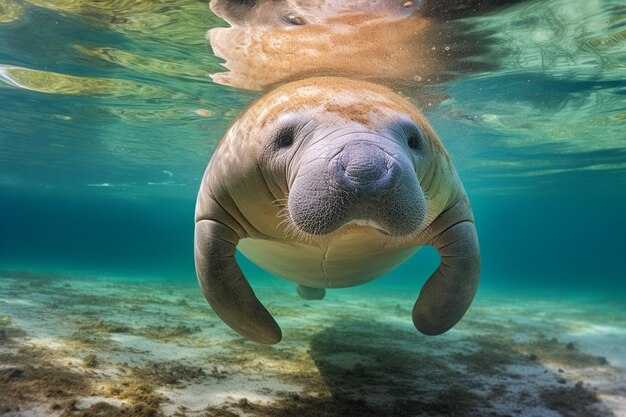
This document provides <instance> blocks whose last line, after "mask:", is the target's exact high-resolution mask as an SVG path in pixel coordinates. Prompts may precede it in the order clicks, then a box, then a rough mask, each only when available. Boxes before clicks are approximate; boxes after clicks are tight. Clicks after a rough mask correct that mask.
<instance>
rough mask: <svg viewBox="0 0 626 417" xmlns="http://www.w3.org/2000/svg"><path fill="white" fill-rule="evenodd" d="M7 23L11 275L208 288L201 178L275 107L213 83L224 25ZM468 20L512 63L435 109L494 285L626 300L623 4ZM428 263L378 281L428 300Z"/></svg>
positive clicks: (0, 181)
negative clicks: (222, 142) (254, 107)
mask: <svg viewBox="0 0 626 417" xmlns="http://www.w3.org/2000/svg"><path fill="white" fill-rule="evenodd" d="M0 13H2V18H0V22H2V23H0V39H1V40H2V41H1V42H0V106H1V107H0V109H1V112H0V196H1V201H2V216H0V230H2V236H3V239H2V241H1V242H0V265H1V266H2V267H3V268H5V269H20V270H24V269H25V270H44V271H47V270H54V271H59V272H63V271H68V272H71V271H82V272H88V273H94V274H100V275H106V276H116V275H121V276H126V277H143V278H146V279H155V278H160V279H167V280H183V281H187V280H189V281H193V280H194V279H195V278H194V271H193V262H192V244H193V242H192V233H193V221H192V216H193V207H194V199H195V196H196V193H197V189H198V185H199V180H200V177H201V175H202V173H203V170H204V168H205V166H206V163H207V161H208V160H209V158H210V156H211V153H212V151H213V149H214V148H215V146H216V143H217V142H218V141H219V139H220V138H221V136H222V134H223V132H224V131H225V130H226V129H227V127H228V126H229V124H230V123H231V122H232V121H233V120H234V119H235V118H236V116H237V115H238V114H239V113H240V112H241V111H242V110H243V109H244V108H245V107H246V106H247V105H248V104H249V103H250V102H251V101H252V100H253V99H254V98H256V97H258V96H259V95H260V93H258V92H250V91H246V90H242V89H236V88H231V87H226V86H221V85H219V84H216V83H213V82H211V80H210V79H209V75H210V74H211V73H213V72H218V71H220V70H222V69H221V67H220V62H221V61H220V59H219V58H216V57H214V56H213V55H212V51H211V48H210V46H209V45H208V43H207V42H206V41H205V40H204V35H205V32H206V31H207V30H208V29H209V28H211V27H215V26H225V23H224V22H223V21H221V20H220V19H218V18H217V17H215V16H214V15H213V14H212V13H211V12H210V10H209V9H208V8H207V7H206V5H205V4H204V3H202V2H194V1H191V0H189V1H177V2H174V3H169V4H165V3H161V2H147V1H146V2H140V3H135V2H103V3H94V4H90V3H82V4H81V2H72V1H60V0H58V1H51V2H40V1H36V0H33V1H12V0H4V1H3V2H2V3H0ZM469 21H470V22H471V23H472V24H473V25H474V26H473V27H474V30H475V31H476V32H477V33H479V32H480V33H489V35H485V36H486V37H488V39H489V42H490V44H491V47H490V52H489V54H491V55H492V56H493V57H492V58H489V59H490V60H492V61H493V62H497V68H496V69H495V70H493V71H489V72H480V71H479V72H477V73H471V74H467V75H464V76H463V77H461V78H460V79H456V80H453V81H450V82H447V83H442V84H439V85H435V87H433V88H434V89H435V90H436V91H438V92H441V93H443V94H446V96H447V98H446V99H445V100H443V101H442V102H440V103H439V104H438V105H435V106H433V107H432V108H426V113H427V116H428V118H429V120H430V122H431V124H432V125H433V126H434V128H435V130H436V131H437V132H438V134H439V136H440V137H441V138H442V140H443V142H444V144H445V146H446V147H447V149H448V150H449V152H450V154H451V155H452V157H453V161H454V163H455V166H456V168H457V170H458V171H459V173H460V176H461V178H462V180H463V182H464V184H465V186H466V189H467V190H468V193H469V196H470V198H471V201H472V203H473V205H474V208H475V214H476V219H477V224H478V230H479V235H480V240H481V247H482V252H483V271H484V272H483V285H484V286H492V285H493V286H498V287H502V288H504V289H506V288H509V287H511V288H513V287H521V288H531V289H534V290H538V291H541V289H545V288H548V287H550V288H552V289H556V290H560V289H563V290H566V289H571V288H572V287H577V288H580V290H581V291H583V290H584V291H586V290H597V291H613V290H614V289H624V288H625V285H626V283H625V282H626V280H624V277H625V275H624V272H623V268H622V265H621V262H620V261H619V260H620V259H621V258H622V257H623V256H624V254H625V252H624V244H623V241H622V235H623V234H624V233H625V232H626V220H625V219H624V215H623V213H624V212H626V210H625V209H626V193H625V192H624V190H625V189H626V188H625V185H626V181H625V180H626V172H625V168H626V148H625V146H624V143H625V142H624V137H626V134H625V133H626V130H625V128H624V117H625V115H626V105H625V104H624V103H625V101H624V94H625V92H626V90H625V87H626V83H625V81H624V56H625V55H624V53H625V49H626V46H625V42H624V30H625V18H624V9H623V6H622V5H621V4H620V2H616V1H591V2H589V1H585V2H583V1H579V2H575V3H572V2H565V1H550V2H547V1H531V2H522V4H520V5H518V6H516V7H513V8H510V9H506V10H504V11H500V12H497V13H495V14H492V15H487V16H480V17H473V18H471V19H470V20H469ZM76 77H80V78H76ZM422 252H424V253H421V252H420V253H419V254H418V255H417V256H416V257H415V259H412V260H411V261H410V262H409V263H408V264H407V265H405V266H403V267H402V268H400V269H399V270H397V271H396V272H393V273H392V274H391V276H389V277H387V278H386V279H384V280H383V281H381V282H380V284H386V285H391V286H393V285H397V284H399V283H407V284H409V283H410V285H414V284H413V283H415V285H417V281H419V280H420V279H421V277H425V276H426V275H425V274H427V273H428V271H430V270H432V269H433V267H434V266H436V264H437V259H436V255H435V253H434V252H428V250H425V251H422ZM248 267H249V268H252V266H248ZM251 271H256V270H253V269H251ZM256 272H258V273H259V274H260V271H256ZM250 274H251V275H256V274H255V273H252V272H250ZM538 286H539V287H538Z"/></svg>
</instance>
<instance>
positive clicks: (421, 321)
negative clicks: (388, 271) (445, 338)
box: [413, 221, 480, 335]
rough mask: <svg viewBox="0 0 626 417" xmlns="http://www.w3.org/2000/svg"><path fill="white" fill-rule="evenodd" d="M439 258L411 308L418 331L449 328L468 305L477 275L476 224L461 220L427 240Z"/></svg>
mask: <svg viewBox="0 0 626 417" xmlns="http://www.w3.org/2000/svg"><path fill="white" fill-rule="evenodd" d="M431 244H432V246H434V247H435V248H437V250H438V251H439V255H440V257H441V264H440V265H439V268H437V270H436V271H435V272H434V273H433V274H432V275H431V277H430V278H429V279H428V281H426V284H424V287H423V288H422V291H421V292H420V295H419V297H418V298H417V301H416V302H415V306H414V307H413V323H414V324H415V327H416V328H417V330H419V331H420V332H422V333H424V334H427V335H437V334H441V333H444V332H446V331H448V330H450V329H451V328H452V327H453V326H454V325H455V324H456V323H457V322H458V321H459V320H461V317H463V315H464V314H465V312H466V311H467V309H468V308H469V306H470V304H471V303H472V300H473V299H474V295H475V294H476V290H477V289H478V281H479V278H480V251H479V247H478V236H477V234H476V227H475V226H474V223H472V222H471V221H462V222H460V223H457V224H455V225H453V226H452V227H450V228H448V229H446V230H444V231H443V232H441V233H440V234H439V235H438V236H437V237H435V238H434V239H433V240H432V241H431Z"/></svg>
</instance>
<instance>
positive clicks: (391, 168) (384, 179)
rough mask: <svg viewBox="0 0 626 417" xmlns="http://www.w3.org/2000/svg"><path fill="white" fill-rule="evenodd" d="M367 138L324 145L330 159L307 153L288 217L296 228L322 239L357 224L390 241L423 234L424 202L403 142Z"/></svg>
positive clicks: (293, 193) (294, 190)
mask: <svg viewBox="0 0 626 417" xmlns="http://www.w3.org/2000/svg"><path fill="white" fill-rule="evenodd" d="M366 136H367V137H369V138H370V139H363V135H354V136H352V137H350V136H348V137H347V138H345V139H344V141H343V143H341V144H332V142H331V143H327V144H320V147H324V145H326V146H327V147H331V145H334V146H332V148H333V149H334V151H333V152H331V153H330V155H329V157H328V158H324V157H319V155H316V151H313V150H312V151H310V152H307V153H308V155H307V156H306V157H305V158H304V159H305V163H304V164H303V165H302V166H303V168H302V169H301V170H299V171H298V173H297V176H296V179H295V181H294V183H293V185H292V188H291V191H290V193H289V202H288V209H289V216H290V218H291V220H292V222H293V223H294V225H295V226H296V227H297V228H298V229H300V230H302V231H303V232H305V233H308V234H313V235H324V234H328V233H332V232H333V231H335V230H337V229H339V228H340V227H342V226H344V225H346V224H349V223H356V224H360V225H367V226H371V227H374V228H376V229H377V230H379V231H380V232H382V233H384V234H388V235H392V236H403V235H408V234H411V233H414V232H415V231H417V230H418V229H419V227H420V225H421V223H422V221H423V219H424V215H425V213H426V199H425V196H424V193H423V191H422V189H421V187H420V184H419V181H418V179H417V174H416V171H415V167H414V165H413V162H412V159H411V158H410V157H409V156H408V155H407V148H406V147H405V146H403V145H402V142H401V140H403V138H399V139H398V140H394V138H387V137H380V136H378V135H366ZM372 137H373V138H372ZM318 149H319V148H318Z"/></svg>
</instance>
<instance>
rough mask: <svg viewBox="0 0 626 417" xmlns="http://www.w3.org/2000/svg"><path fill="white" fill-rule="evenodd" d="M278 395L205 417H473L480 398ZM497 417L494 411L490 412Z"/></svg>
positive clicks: (463, 393)
mask: <svg viewBox="0 0 626 417" xmlns="http://www.w3.org/2000/svg"><path fill="white" fill-rule="evenodd" d="M279 394H280V396H281V398H280V399H279V400H278V401H274V402H270V403H256V402H251V401H248V400H247V399H245V398H243V399H241V400H239V401H232V402H228V403H226V404H223V405H222V406H220V407H208V408H207V409H206V410H205V411H206V413H207V416H211V417H213V416H215V417H234V416H241V415H247V416H254V417H293V416H298V417H335V416H355V417H356V416H359V417H410V416H411V417H412V416H416V415H419V416H430V415H437V416H455V417H470V416H471V417H474V416H476V415H479V414H480V413H479V411H478V407H479V406H480V404H481V401H482V397H480V396H479V395H476V394H473V393H471V392H470V391H467V390H464V389H461V388H450V389H448V390H444V391H442V392H441V393H440V394H439V395H438V396H436V397H434V398H432V399H431V400H426V399H424V400H420V399H410V398H404V399H397V400H395V401H393V402H392V403H390V404H387V405H383V404H379V403H377V402H376V401H371V400H367V399H353V398H350V397H346V396H342V395H328V396H311V395H300V394H297V393H289V392H285V393H279ZM491 415H493V416H494V417H498V415H497V414H491Z"/></svg>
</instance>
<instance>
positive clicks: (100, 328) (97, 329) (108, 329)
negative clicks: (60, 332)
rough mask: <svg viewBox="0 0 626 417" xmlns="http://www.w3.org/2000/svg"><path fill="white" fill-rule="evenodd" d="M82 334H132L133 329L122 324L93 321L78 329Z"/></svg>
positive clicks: (84, 323)
mask: <svg viewBox="0 0 626 417" xmlns="http://www.w3.org/2000/svg"><path fill="white" fill-rule="evenodd" d="M78 330H79V331H80V332H90V333H99V334H109V333H130V332H131V331H132V328H131V327H129V326H126V325H125V324H122V323H117V322H113V321H106V320H92V321H87V322H83V323H82V324H80V326H79V327H78Z"/></svg>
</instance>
